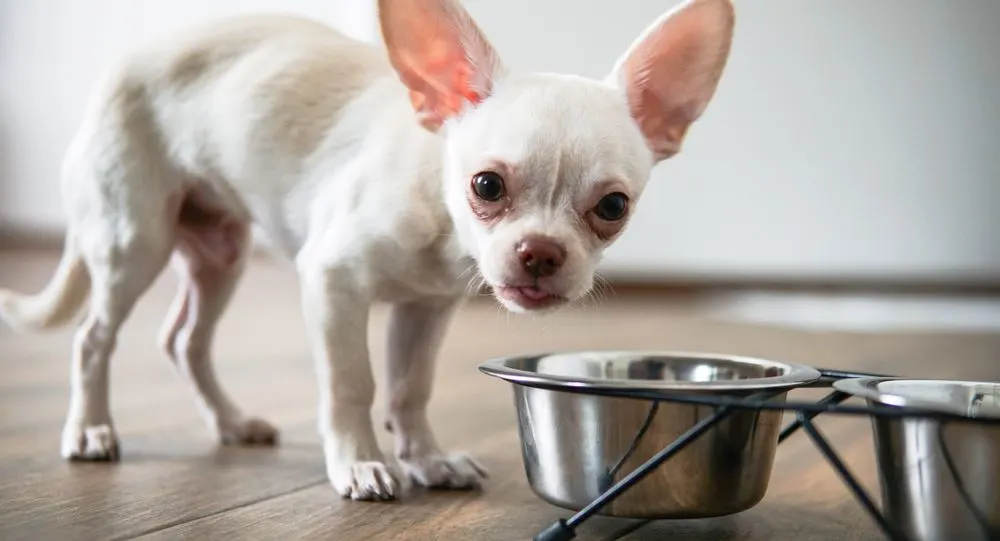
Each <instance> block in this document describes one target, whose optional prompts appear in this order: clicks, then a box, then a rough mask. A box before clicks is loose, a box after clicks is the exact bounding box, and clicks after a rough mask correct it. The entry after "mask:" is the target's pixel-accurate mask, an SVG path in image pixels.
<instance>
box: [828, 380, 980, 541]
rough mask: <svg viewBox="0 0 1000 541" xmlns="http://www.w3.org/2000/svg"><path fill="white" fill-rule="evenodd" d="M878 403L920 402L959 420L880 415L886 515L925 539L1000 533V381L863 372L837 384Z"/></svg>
mask: <svg viewBox="0 0 1000 541" xmlns="http://www.w3.org/2000/svg"><path fill="white" fill-rule="evenodd" d="M834 388H836V389H837V390H839V391H841V392H843V393H846V394H849V395H853V396H857V397H860V398H863V399H865V400H867V402H868V404H869V405H870V406H892V407H906V408H917V409H920V410H924V411H929V412H939V413H947V414H951V415H955V416H959V417H957V418H955V419H952V420H937V419H928V418H890V417H886V416H877V415H876V416H873V417H872V428H873V431H874V440H875V449H876V463H877V466H878V474H879V485H880V487H881V492H882V509H883V513H884V514H885V516H886V518H888V519H889V520H890V521H891V522H892V523H893V524H895V525H896V526H897V527H898V528H900V529H901V530H902V533H903V534H904V535H906V537H907V538H909V539H912V540H915V541H917V540H919V541H958V540H961V541H991V540H996V539H1000V481H997V479H998V477H1000V425H998V424H996V423H991V424H985V423H979V422H976V419H982V418H988V419H994V420H996V419H1000V384H995V383H983V382H968V381H943V380H907V379H900V378H859V379H848V380H842V381H838V382H836V383H834Z"/></svg>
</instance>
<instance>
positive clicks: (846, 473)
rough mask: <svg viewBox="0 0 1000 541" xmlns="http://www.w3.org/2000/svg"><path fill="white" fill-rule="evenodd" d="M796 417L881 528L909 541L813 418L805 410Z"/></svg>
mask: <svg viewBox="0 0 1000 541" xmlns="http://www.w3.org/2000/svg"><path fill="white" fill-rule="evenodd" d="M796 417H797V418H798V421H799V423H800V425H801V426H802V430H803V431H804V432H805V433H806V434H807V435H808V436H809V438H810V439H811V440H812V441H813V443H814V444H815V445H816V448H817V449H819V450H820V452H821V453H823V456H824V457H825V458H826V460H827V462H829V463H830V465H831V466H833V469H834V470H835V471H836V472H837V475H839V476H840V479H841V480H842V481H843V482H844V484H846V485H847V487H848V488H850V489H851V492H853V493H854V497H855V498H857V499H858V501H859V502H860V503H861V505H862V506H863V507H864V508H865V511H868V514H869V515H871V517H872V519H874V520H875V522H876V523H877V524H878V525H879V528H881V529H882V531H883V532H885V534H886V535H887V536H888V537H889V539H891V540H893V541H907V538H906V536H904V535H903V534H901V533H900V532H899V531H898V530H897V529H896V528H895V527H894V526H893V525H892V524H889V521H888V520H887V519H886V518H885V515H883V514H882V512H881V511H879V509H878V507H877V506H876V505H875V503H874V502H872V499H871V498H870V497H869V496H868V493H867V492H866V491H865V489H864V488H863V487H862V486H861V485H860V484H859V483H858V481H857V479H855V478H854V475H853V474H852V473H851V472H850V470H848V469H847V466H846V465H845V464H844V462H843V461H842V460H841V459H840V457H839V456H838V455H837V452H836V451H834V450H833V447H832V446H831V445H830V443H829V442H828V441H826V438H824V437H823V435H822V434H820V432H819V429H817V428H816V426H815V425H814V424H813V423H812V419H810V418H809V417H808V416H807V415H806V414H805V413H803V412H799V413H798V414H797V415H796Z"/></svg>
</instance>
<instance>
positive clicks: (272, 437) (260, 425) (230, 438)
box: [219, 417, 278, 445]
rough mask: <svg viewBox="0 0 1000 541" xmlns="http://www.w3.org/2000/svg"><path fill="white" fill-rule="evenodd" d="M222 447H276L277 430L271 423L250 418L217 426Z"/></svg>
mask: <svg viewBox="0 0 1000 541" xmlns="http://www.w3.org/2000/svg"><path fill="white" fill-rule="evenodd" d="M219 439H220V440H221V441H222V443H223V445H276V444H277V443H278V429H277V428H275V427H274V425H272V424H271V423H269V422H267V421H265V420H263V419H258V418H256V417H250V418H246V419H238V420H234V421H228V422H223V423H220V424H219Z"/></svg>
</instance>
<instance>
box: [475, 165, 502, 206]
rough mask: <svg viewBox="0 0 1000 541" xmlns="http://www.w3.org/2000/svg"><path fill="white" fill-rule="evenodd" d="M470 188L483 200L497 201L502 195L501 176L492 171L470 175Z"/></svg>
mask: <svg viewBox="0 0 1000 541" xmlns="http://www.w3.org/2000/svg"><path fill="white" fill-rule="evenodd" d="M472 189H473V190H474V191H475V192H476V195H478V196H479V198H480V199H482V200H484V201H491V202H492V201H499V200H500V198H501V197H503V194H504V189H503V178H501V177H500V175H498V174H496V173H494V172H492V171H484V172H482V173H478V174H476V176H474V177H472Z"/></svg>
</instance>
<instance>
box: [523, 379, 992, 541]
mask: <svg viewBox="0 0 1000 541" xmlns="http://www.w3.org/2000/svg"><path fill="white" fill-rule="evenodd" d="M819 371H820V374H821V377H820V379H819V380H817V381H816V382H814V383H812V384H810V385H807V386H805V387H809V388H815V387H826V388H830V387H831V386H832V383H833V382H834V381H837V380H841V379H850V378H866V377H893V376H885V375H881V374H869V373H861V372H844V371H839V370H826V369H820V370H819ZM522 385H524V384H522ZM530 385H531V386H532V387H538V388H543V389H551V390H558V391H562V392H581V393H587V394H597V395H602V396H609V397H617V398H634V399H641V400H651V401H653V410H651V412H650V414H651V416H652V414H653V413H654V412H655V408H656V406H657V404H658V403H659V402H681V403H687V404H696V405H704V406H712V407H713V408H714V412H713V413H712V414H711V415H709V416H708V417H705V418H704V419H702V420H701V421H699V422H698V423H697V424H696V425H695V426H693V427H691V429H689V430H688V431H687V432H685V433H684V434H682V435H681V436H680V437H678V438H677V439H676V440H674V441H673V442H672V443H671V444H669V445H667V446H666V447H664V448H663V449H661V450H660V451H659V452H658V453H656V454H655V455H653V456H652V457H650V458H649V459H648V460H647V461H646V462H644V463H643V464H642V465H641V466H639V467H638V468H636V469H635V470H634V471H632V472H631V473H629V474H628V475H626V476H625V477H624V478H622V479H621V480H620V481H618V482H617V483H615V484H614V485H613V486H612V487H611V488H609V489H607V490H606V491H605V492H604V493H603V494H601V495H600V496H598V497H597V498H596V499H594V500H593V501H592V502H590V504H588V505H587V506H586V507H584V508H583V509H581V510H580V511H578V512H577V513H576V514H574V515H573V516H571V517H569V518H567V519H560V520H558V521H556V522H554V523H552V524H551V525H550V526H548V527H547V528H545V529H544V530H542V531H540V532H539V533H538V534H536V535H535V537H534V540H535V541H567V540H570V539H573V538H574V537H576V530H577V528H579V527H580V525H582V524H583V523H584V522H586V521H587V520H588V519H589V518H591V517H592V516H594V515H595V514H597V512H598V511H600V510H601V508H603V507H604V506H605V505H607V504H609V503H610V502H612V501H614V499H615V498H617V497H618V496H619V495H621V494H622V493H624V492H625V491H627V490H628V489H629V488H631V487H632V486H633V485H635V484H636V483H638V482H639V481H641V480H642V479H643V478H644V477H645V476H646V475H648V474H649V473H650V472H652V471H653V470H655V469H656V468H657V467H659V466H660V465H661V464H663V463H664V462H666V461H667V460H669V459H670V457H672V456H674V455H676V454H677V453H679V452H680V451H681V450H683V449H684V448H685V447H686V446H687V445H688V444H690V443H691V442H693V441H694V440H695V439H697V438H698V437H699V436H701V435H702V434H704V433H705V432H707V431H708V430H709V429H711V428H712V427H713V426H715V425H716V424H717V423H719V422H720V421H722V420H723V419H725V418H726V417H727V416H728V415H729V414H730V413H732V412H733V411H735V410H740V409H744V410H746V409H751V410H757V411H762V410H781V411H788V412H794V414H795V420H794V421H792V422H791V423H789V424H788V426H786V427H785V428H784V429H782V431H781V433H780V435H779V436H778V443H779V444H780V443H781V442H783V441H785V440H787V439H788V438H789V437H790V436H792V435H793V434H795V433H796V432H798V431H800V430H801V431H802V432H804V433H805V434H806V436H807V437H808V438H809V439H810V440H811V441H812V443H813V444H814V445H815V447H816V448H817V449H818V450H819V451H820V453H821V454H822V455H823V457H824V458H826V461H827V462H828V463H829V464H830V466H832V467H833V469H834V471H836V473H837V474H838V476H839V477H840V479H841V481H843V483H844V484H845V485H846V486H847V488H848V489H849V490H850V492H851V493H852V494H853V495H854V497H855V498H856V499H857V500H858V503H860V504H861V506H862V507H863V508H864V509H865V511H867V513H868V515H869V516H871V518H872V520H874V521H875V523H876V524H877V525H878V527H879V529H880V530H881V531H882V532H883V533H884V534H885V535H886V537H887V538H888V539H889V540H890V541H913V540H910V539H909V538H907V537H906V536H905V535H904V534H903V533H902V532H901V531H899V529H898V528H897V527H896V526H895V525H893V524H892V523H891V521H890V520H889V519H888V518H887V517H886V516H885V514H884V513H883V512H882V511H881V510H880V509H879V507H878V506H877V505H876V504H875V503H874V501H873V500H872V498H871V496H870V495H869V494H868V492H867V491H866V490H865V489H864V488H863V487H862V486H861V485H860V483H858V481H857V479H856V478H855V476H854V474H852V473H851V471H850V469H848V467H847V465H845V464H844V461H843V460H841V458H840V456H839V455H838V454H837V452H836V451H835V450H834V448H833V446H832V445H831V444H830V442H829V440H828V439H827V438H826V437H825V436H823V434H822V433H821V432H820V430H819V429H818V428H817V427H816V425H815V424H814V423H813V419H815V418H816V416H818V415H820V414H832V415H860V416H883V417H893V418H922V419H935V420H951V421H962V422H976V423H984V424H995V425H1000V420H994V419H985V418H984V419H969V418H968V417H963V416H960V415H956V414H950V413H943V412H935V411H926V410H920V409H917V408H903V407H895V406H869V405H864V406H852V405H844V404H843V402H844V401H846V400H847V399H848V398H850V396H849V395H847V394H844V393H841V392H839V391H836V390H833V391H832V392H830V393H829V394H827V395H826V396H824V397H823V398H821V399H820V400H818V401H816V402H793V401H786V402H783V403H776V402H772V401H769V399H770V398H772V397H773V396H775V395H777V394H781V393H784V392H787V389H785V390H781V391H776V392H775V391H769V392H761V393H757V394H754V395H751V396H748V397H746V398H737V397H732V396H711V395H691V394H687V395H685V394H678V393H671V392H666V393H665V392H663V391H636V390H617V389H615V390H612V389H585V390H583V389H581V390H577V389H574V388H569V389H567V388H564V387H556V386H550V385H546V384H542V383H532V384H530ZM648 428H649V423H647V424H646V425H645V426H643V427H642V428H641V429H640V431H639V433H637V434H636V436H635V440H636V441H635V443H637V442H638V440H639V439H640V438H642V435H643V433H645V431H646V429H648ZM635 446H636V445H635V444H633V445H632V449H634V448H635ZM630 451H631V450H630ZM625 458H626V457H622V460H619V461H618V464H619V465H620V464H622V463H623V462H624V461H625ZM949 466H951V464H950V463H949ZM951 475H952V477H953V478H954V479H955V481H956V486H958V487H959V489H960V491H961V490H962V489H961V487H962V483H961V480H960V479H959V478H958V473H957V471H956V470H955V468H954V467H953V466H952V467H951ZM963 495H964V494H963ZM967 503H969V502H968V500H967ZM649 522H651V521H650V520H644V521H642V522H640V523H639V524H638V525H634V526H633V527H630V528H628V530H627V531H625V532H622V533H621V536H624V535H625V534H627V533H630V532H633V531H635V530H637V529H638V528H639V527H641V526H642V525H645V524H647V523H649ZM979 522H980V526H981V527H982V528H983V529H984V532H986V533H988V534H992V535H990V536H989V538H990V539H1000V535H998V532H996V531H994V530H993V529H992V528H993V527H992V526H991V525H990V524H989V523H988V522H987V521H986V520H985V519H983V520H980V521H979Z"/></svg>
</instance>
